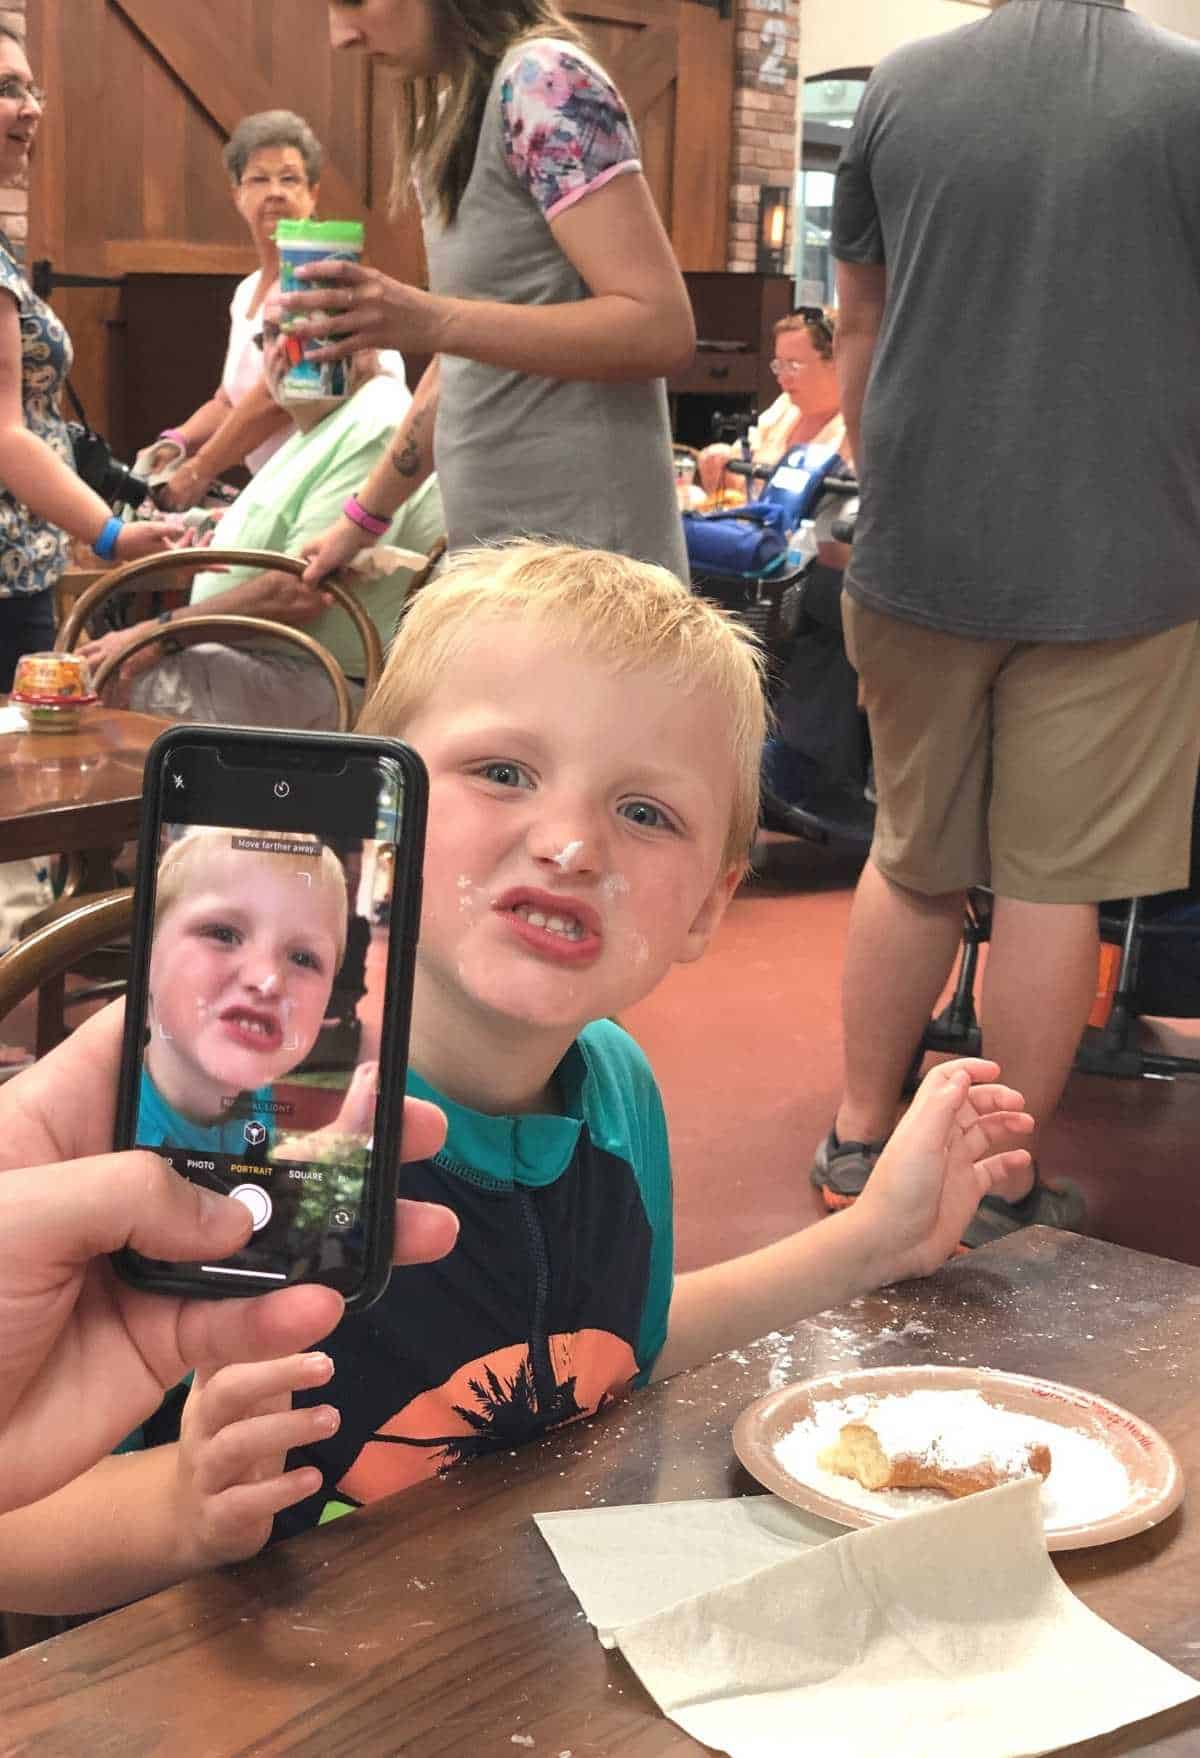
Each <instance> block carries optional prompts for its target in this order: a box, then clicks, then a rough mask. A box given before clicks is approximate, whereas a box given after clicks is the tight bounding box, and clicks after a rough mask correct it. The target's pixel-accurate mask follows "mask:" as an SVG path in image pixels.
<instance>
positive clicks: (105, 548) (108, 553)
mask: <svg viewBox="0 0 1200 1758" xmlns="http://www.w3.org/2000/svg"><path fill="white" fill-rule="evenodd" d="M124 529H125V521H124V519H118V518H117V517H116V516H115V515H114V517H113V518H111V519H107V520H106V521H105V524H104V529H103V531H101V533H100V535H99V537H98V538H97V539H96V541H95V543H93V545H92V551H93V554H95V555H98V556H99V557H100V560H101V561H102V562H111V561H112V559H113V557H114V556H115V555H116V553H117V538H118V537H120V535H121V533H122V531H124Z"/></svg>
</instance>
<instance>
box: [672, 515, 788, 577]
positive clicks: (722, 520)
mask: <svg viewBox="0 0 1200 1758" xmlns="http://www.w3.org/2000/svg"><path fill="white" fill-rule="evenodd" d="M683 540H684V542H685V543H686V544H687V553H688V563H689V565H690V566H691V569H692V572H693V573H695V574H736V575H737V576H739V578H750V579H755V580H761V579H763V578H764V577H765V576H766V575H768V574H770V573H772V572H773V571H774V570H776V569H778V568H780V567H782V565H783V563H784V561H785V559H786V557H787V533H786V531H785V530H784V529H783V519H782V514H781V512H780V510H779V509H778V508H777V507H768V506H764V505H763V504H762V502H761V501H751V502H750V503H749V504H748V505H747V506H744V507H729V508H727V509H726V510H725V511H724V512H720V513H685V514H684V515H683Z"/></svg>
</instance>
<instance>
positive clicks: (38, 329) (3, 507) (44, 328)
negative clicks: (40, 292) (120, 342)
mask: <svg viewBox="0 0 1200 1758" xmlns="http://www.w3.org/2000/svg"><path fill="white" fill-rule="evenodd" d="M0 291H3V292H5V293H7V294H9V296H10V297H11V298H12V299H13V300H14V301H15V302H16V307H17V314H18V319H19V321H20V325H21V402H22V405H23V407H24V410H25V425H26V427H27V428H28V429H29V431H30V433H33V434H36V435H37V437H38V439H40V440H43V441H45V443H46V445H48V446H49V447H50V448H51V450H52V451H55V452H57V453H58V455H59V457H60V458H61V459H62V460H63V462H64V463H66V464H69V465H71V467H72V468H74V462H75V459H74V453H73V451H72V447H71V439H70V435H69V434H68V432H67V424H66V422H65V421H64V420H63V418H62V415H61V414H60V413H59V407H58V398H59V392H60V391H61V389H62V386H63V384H64V382H65V380H66V377H67V374H68V373H69V372H70V370H71V361H72V358H73V356H72V353H71V338H70V337H69V336H68V335H67V332H66V330H65V329H64V328H63V326H62V324H61V323H60V322H59V320H58V318H57V317H55V315H54V313H53V312H52V311H51V309H50V307H49V306H48V305H46V304H44V303H43V301H42V300H40V299H39V298H38V296H37V294H36V293H35V292H34V291H33V288H32V287H31V286H30V285H29V282H28V281H27V280H26V279H25V277H24V275H23V274H22V273H21V270H20V267H19V266H18V264H17V262H16V259H15V258H14V257H13V256H12V255H11V253H10V252H9V251H8V250H7V249H5V247H4V246H3V245H2V244H0ZM69 560H70V546H69V540H68V538H67V534H66V532H65V531H60V530H59V528H58V526H57V525H51V524H48V523H47V521H46V520H45V519H39V518H38V517H37V515H36V514H35V513H31V512H30V510H29V508H28V507H27V506H25V504H24V503H23V502H22V501H19V500H17V499H16V497H15V496H14V495H12V494H10V493H9V491H8V490H7V489H6V488H5V487H4V486H3V485H2V484H0V598H21V597H32V595H33V594H34V593H37V592H47V591H49V589H50V587H52V586H53V585H54V584H55V583H56V581H57V580H58V578H59V576H60V574H61V573H62V572H63V570H64V568H66V566H67V564H68V562H69Z"/></svg>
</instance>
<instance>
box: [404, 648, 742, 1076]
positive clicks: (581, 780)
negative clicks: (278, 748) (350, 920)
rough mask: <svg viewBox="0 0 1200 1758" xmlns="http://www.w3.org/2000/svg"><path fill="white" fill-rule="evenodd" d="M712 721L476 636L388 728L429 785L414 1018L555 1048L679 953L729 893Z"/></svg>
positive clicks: (642, 674) (710, 703) (725, 776)
mask: <svg viewBox="0 0 1200 1758" xmlns="http://www.w3.org/2000/svg"><path fill="white" fill-rule="evenodd" d="M498 651H500V652H502V654H503V665H498V664H497V658H496V656H497V652H498ZM514 678H519V679H520V680H521V685H520V689H519V690H514V689H513V687H512V680H513V679H514ZM729 718H730V717H729V713H728V710H727V709H726V708H725V706H724V704H723V703H722V701H721V700H720V698H719V697H717V696H716V695H715V693H714V692H713V691H711V690H708V689H705V690H701V691H697V692H694V693H687V692H684V691H681V690H680V689H679V687H678V685H677V684H675V683H674V682H673V681H672V680H670V679H669V678H668V677H667V676H666V675H665V674H664V673H662V672H660V671H659V670H657V669H655V668H652V667H647V668H644V669H637V668H629V667H622V668H620V669H617V668H616V667H614V666H613V665H612V664H611V663H609V662H607V661H605V660H602V659H599V658H597V657H594V656H592V655H590V654H588V653H587V652H586V650H582V649H581V648H580V647H579V646H578V645H577V644H575V643H572V642H570V641H564V640H562V639H560V638H556V636H555V634H554V631H553V629H552V628H549V627H542V626H539V625H538V623H537V621H536V619H533V620H521V621H519V622H518V621H516V620H514V621H512V622H511V623H510V622H509V621H508V620H507V619H506V620H505V622H504V623H503V626H502V627H501V628H497V627H496V626H495V620H494V619H492V620H490V621H487V622H485V623H484V625H483V626H482V628H481V629H480V631H479V632H478V634H477V635H476V636H475V637H474V638H473V639H472V641H471V642H470V644H469V645H468V646H467V647H466V649H465V650H464V651H463V652H462V653H460V654H459V655H458V656H457V657H456V660H455V664H454V666H453V668H452V669H450V670H448V671H447V673H446V675H445V677H444V678H443V679H442V680H441V681H440V682H439V683H438V684H437V685H436V686H435V688H434V689H433V690H432V692H431V693H430V695H429V696H428V697H427V698H426V700H425V701H424V702H423V704H422V705H421V706H420V707H419V708H418V709H417V710H416V712H415V713H414V715H413V716H412V718H411V719H410V720H409V721H408V723H407V724H406V725H405V727H404V729H403V730H404V736H405V738H407V739H408V740H409V742H410V743H412V744H413V745H414V746H415V747H416V749H417V750H418V751H419V752H420V754H421V756H422V757H423V758H424V760H425V763H426V766H427V767H428V769H429V774H430V788H431V793H430V809H429V830H428V836H427V842H426V856H425V892H424V895H425V903H424V913H423V916H422V925H421V940H420V945H419V948H418V1003H419V1005H418V1017H419V1018H420V1019H422V1020H423V1021H428V1020H429V1019H430V1018H431V1015H430V1012H429V1009H430V1008H431V1007H432V1008H436V1009H437V1010H439V1011H440V1012H442V1013H444V1014H446V1015H447V1016H455V1015H457V1016H459V1017H460V1018H465V1017H466V1016H468V1015H469V1016H471V1017H472V1018H473V1019H474V1020H475V1021H476V1022H477V1023H478V1022H479V1020H480V1018H481V1016H483V1017H486V1016H494V1018H495V1019H496V1020H497V1021H501V1020H502V1021H505V1022H507V1024H506V1027H505V1030H506V1033H507V1036H506V1038H505V1042H506V1044H511V1043H512V1041H513V1040H512V1029H513V1027H514V1026H516V1025H517V1024H518V1022H521V1023H524V1024H525V1025H527V1026H528V1027H530V1028H531V1029H535V1030H549V1031H553V1032H559V1031H561V1032H562V1033H563V1034H564V1036H566V1037H568V1038H569V1037H570V1036H573V1035H574V1033H575V1032H576V1031H577V1030H578V1029H579V1027H580V1026H581V1025H582V1024H584V1023H586V1021H588V1020H591V1019H595V1018H599V1017H602V1016H603V1015H605V1014H611V1013H615V1012H616V1011H618V1010H619V1009H620V1008H621V1007H625V1006H628V1005H629V1004H630V1003H631V1002H632V1001H634V1000H636V999H638V998H639V997H640V996H642V995H644V994H646V993H648V992H649V990H650V989H652V988H653V987H654V985H655V983H657V981H658V980H659V978H660V977H661V976H662V974H663V972H664V971H665V970H666V969H667V968H668V967H669V966H670V965H671V964H672V963H674V962H677V961H679V960H683V959H689V958H694V957H696V956H698V954H699V953H700V951H702V950H703V947H704V944H705V943H706V941H707V938H708V936H709V934H710V933H711V931H712V928H713V926H715V923H716V921H717V920H718V919H719V916H720V913H721V910H722V908H723V906H724V903H725V901H727V898H728V894H729V891H730V889H731V883H732V881H731V879H730V878H729V877H728V876H727V875H726V874H725V873H723V871H722V851H723V847H724V842H725V838H726V835H727V832H728V826H729V817H730V805H731V800H732V794H733V785H734V767H733V758H732V756H731V737H730V725H729ZM424 1029H425V1027H424V1025H423V1026H422V1030H424ZM443 1029H446V1028H443Z"/></svg>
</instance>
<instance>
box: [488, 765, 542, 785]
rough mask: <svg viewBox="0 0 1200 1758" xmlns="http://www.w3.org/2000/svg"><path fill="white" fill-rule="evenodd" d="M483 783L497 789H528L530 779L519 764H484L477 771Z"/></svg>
mask: <svg viewBox="0 0 1200 1758" xmlns="http://www.w3.org/2000/svg"><path fill="white" fill-rule="evenodd" d="M479 773H480V775H482V776H483V778H484V780H485V781H494V782H495V783H496V785H497V787H529V786H530V785H531V783H530V779H529V777H528V775H527V774H526V773H525V771H524V770H523V769H522V768H521V765H520V764H519V763H485V764H484V766H483V768H482V769H481V770H480V771H479Z"/></svg>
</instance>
